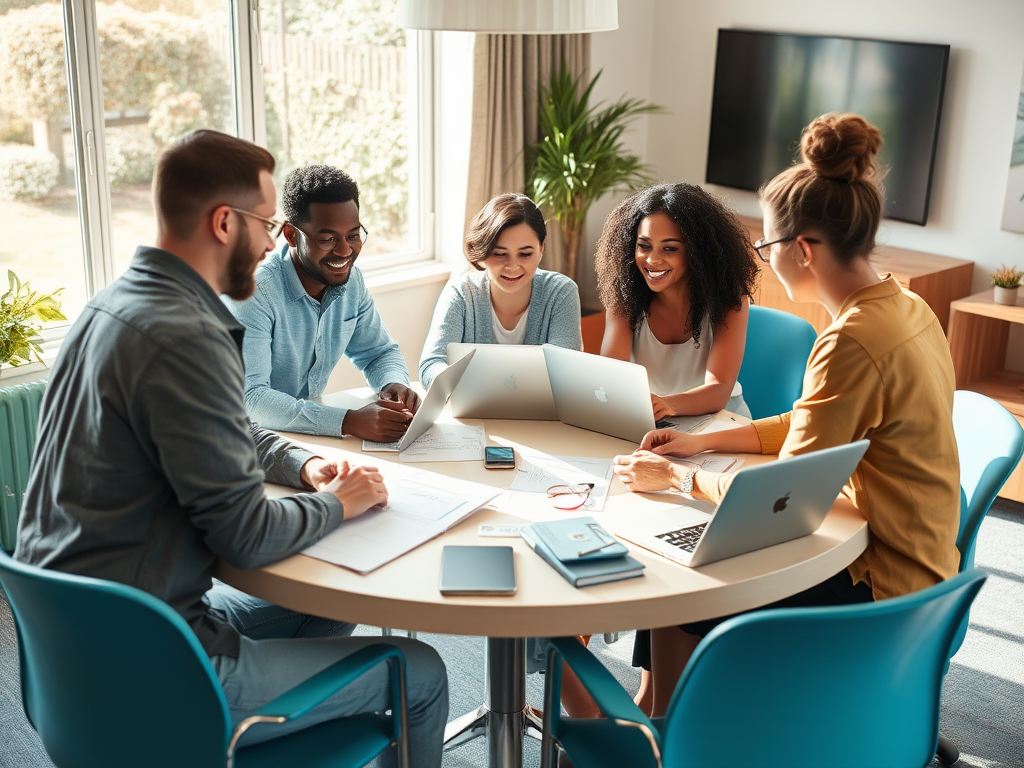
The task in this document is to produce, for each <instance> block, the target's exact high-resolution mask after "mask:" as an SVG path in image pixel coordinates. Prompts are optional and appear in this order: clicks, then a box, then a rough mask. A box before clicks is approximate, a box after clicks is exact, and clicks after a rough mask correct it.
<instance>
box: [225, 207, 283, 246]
mask: <svg viewBox="0 0 1024 768" xmlns="http://www.w3.org/2000/svg"><path fill="white" fill-rule="evenodd" d="M228 207H229V208H231V210H232V211H234V212H235V213H240V214H242V215H243V216H248V217H249V218H251V219H256V220H257V221H261V222H263V228H264V229H265V230H267V234H268V235H270V239H271V240H277V238H278V237H280V235H281V230H283V229H284V225H285V224H286V223H287V222H284V221H281V220H279V219H268V218H267V217H266V216H260V215H259V214H258V213H253V212H252V211H244V210H242V209H241V208H232V207H231V206H228Z"/></svg>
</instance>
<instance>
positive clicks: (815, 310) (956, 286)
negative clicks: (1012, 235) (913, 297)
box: [741, 216, 974, 333]
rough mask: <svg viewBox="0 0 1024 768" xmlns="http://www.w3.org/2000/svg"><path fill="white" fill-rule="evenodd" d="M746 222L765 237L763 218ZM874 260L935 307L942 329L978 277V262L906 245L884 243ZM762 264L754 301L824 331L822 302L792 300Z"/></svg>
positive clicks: (827, 321)
mask: <svg viewBox="0 0 1024 768" xmlns="http://www.w3.org/2000/svg"><path fill="white" fill-rule="evenodd" d="M741 218H742V219H743V223H744V224H745V225H746V226H747V229H749V230H750V237H751V239H752V240H757V239H758V238H760V237H761V234H762V230H761V220H760V219H756V218H752V217H748V216H743V217H741ZM872 262H873V263H874V264H875V265H876V267H877V268H878V271H879V273H885V272H891V273H892V275H893V277H895V278H896V280H897V281H898V282H899V284H900V285H902V286H903V287H904V288H906V289H907V290H910V291H913V292H914V293H916V294H917V295H918V296H920V297H921V298H922V299H924V300H925V302H926V303H927V304H928V306H929V307H931V308H932V312H934V313H935V316H936V317H938V318H939V322H940V323H942V330H944V331H948V327H949V305H950V302H952V301H955V300H956V299H959V298H962V297H964V296H966V295H967V294H968V293H969V292H970V290H971V282H972V280H973V279H974V262H973V261H968V260H966V259H954V258H952V257H949V256H938V255H936V254H934V253H924V252H922V251H910V250H907V249H906V248H891V247H889V246H882V247H880V248H878V249H877V250H876V252H875V256H874V257H873V258H872ZM758 263H759V264H760V266H761V281H760V285H759V287H758V290H757V292H756V293H755V295H754V303H755V304H760V305H761V306H762V307H772V308H773V309H781V310H783V311H785V312H789V313H790V314H793V315H796V316H798V317H802V318H803V319H804V320H806V321H807V322H809V323H810V324H811V325H813V326H814V330H816V331H817V332H818V333H821V332H822V331H823V330H824V329H825V328H826V327H827V326H828V325H829V324H830V323H831V322H832V318H831V317H830V316H829V314H828V312H827V311H826V310H825V308H824V307H822V306H821V305H820V304H797V303H795V302H792V301H790V300H789V296H787V295H786V289H785V288H784V287H783V286H782V283H780V282H779V278H777V277H776V276H775V272H773V271H772V268H771V267H769V266H768V265H767V264H764V263H762V262H758Z"/></svg>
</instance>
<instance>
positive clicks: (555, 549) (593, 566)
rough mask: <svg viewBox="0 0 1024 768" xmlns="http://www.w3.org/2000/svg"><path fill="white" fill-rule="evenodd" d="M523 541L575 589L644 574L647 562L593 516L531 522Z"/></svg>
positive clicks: (522, 529)
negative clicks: (637, 558) (633, 553)
mask: <svg viewBox="0 0 1024 768" xmlns="http://www.w3.org/2000/svg"><path fill="white" fill-rule="evenodd" d="M519 535H520V536H522V537H523V541H525V542H526V543H527V544H529V545H530V547H531V548H532V549H533V551H534V552H536V553H537V554H538V555H540V556H541V557H542V558H544V560H545V561H546V562H547V564H548V565H550V566H551V567H552V568H554V569H555V570H556V571H558V572H559V573H560V574H562V576H563V577H565V579H566V581H568V582H569V583H570V584H572V585H573V586H574V587H589V586H591V585H593V584H604V583H606V582H609V581H621V580H623V579H632V578H635V577H636V576H643V575H644V566H643V563H641V562H639V561H637V560H634V559H633V558H632V557H630V556H629V551H628V550H627V549H626V547H625V546H624V545H623V544H622V543H621V542H619V541H618V540H617V539H616V538H615V537H614V536H612V535H611V534H610V533H608V531H606V530H605V529H604V528H602V527H601V524H600V523H598V522H597V521H596V520H594V518H592V517H573V518H569V519H567V520H556V521H554V522H550V523H528V524H527V525H524V526H523V527H522V528H520V529H519Z"/></svg>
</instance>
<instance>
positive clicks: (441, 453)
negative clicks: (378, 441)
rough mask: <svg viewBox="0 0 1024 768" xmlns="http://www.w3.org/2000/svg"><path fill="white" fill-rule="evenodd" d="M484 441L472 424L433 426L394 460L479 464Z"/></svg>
mask: <svg viewBox="0 0 1024 768" xmlns="http://www.w3.org/2000/svg"><path fill="white" fill-rule="evenodd" d="M486 443H487V438H486V436H485V435H484V428H483V427H482V426H479V425H473V424H458V423H455V424H435V425H434V426H432V427H431V428H430V429H428V430H427V431H426V432H424V433H423V434H422V435H421V436H420V437H419V438H418V439H417V440H415V441H413V444H412V445H410V446H409V447H408V448H406V449H405V450H404V451H402V452H401V453H400V454H399V455H398V458H399V460H400V461H405V462H421V461H483V460H484V445H485V444H486Z"/></svg>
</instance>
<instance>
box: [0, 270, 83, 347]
mask: <svg viewBox="0 0 1024 768" xmlns="http://www.w3.org/2000/svg"><path fill="white" fill-rule="evenodd" d="M7 282H8V284H9V285H10V289H9V290H8V291H7V293H5V294H4V295H3V296H2V297H0V365H11V366H13V367H17V366H19V365H21V364H22V363H31V362H33V360H35V361H36V362H40V363H41V362H42V361H43V356H42V351H43V349H42V347H41V346H39V345H40V342H42V338H41V337H40V336H39V331H40V330H42V323H48V322H50V321H53V320H67V318H66V317H64V315H63V314H61V311H60V300H59V299H58V296H59V295H60V292H61V291H63V290H64V289H63V288H58V289H57V290H56V291H54V292H53V293H51V294H47V295H45V296H40V295H39V294H38V293H36V292H35V291H33V290H32V289H31V288H29V284H28V283H22V282H21V280H19V279H18V276H17V275H16V274H14V272H12V271H11V270H7Z"/></svg>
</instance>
